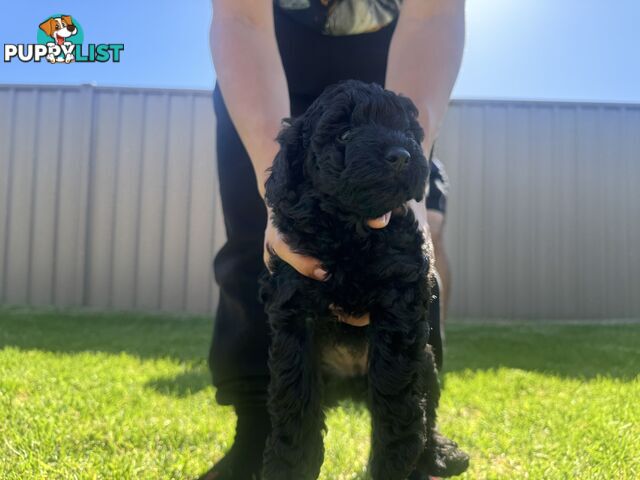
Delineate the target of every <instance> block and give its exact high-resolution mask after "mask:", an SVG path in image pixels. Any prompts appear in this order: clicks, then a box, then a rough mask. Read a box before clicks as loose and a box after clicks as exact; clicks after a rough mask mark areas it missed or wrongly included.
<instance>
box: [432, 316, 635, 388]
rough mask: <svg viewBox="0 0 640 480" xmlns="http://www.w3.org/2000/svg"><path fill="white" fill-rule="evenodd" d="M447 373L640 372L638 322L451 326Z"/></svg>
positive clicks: (585, 375) (621, 375)
mask: <svg viewBox="0 0 640 480" xmlns="http://www.w3.org/2000/svg"><path fill="white" fill-rule="evenodd" d="M447 345H448V348H447V351H446V354H445V372H457V371H463V370H472V371H473V370H489V369H496V368H500V367H505V368H516V369H520V370H526V371H533V372H539V373H542V374H550V375H556V376H559V377H564V378H580V379H585V380H588V379H593V378H596V377H599V376H601V377H608V378H618V379H621V380H632V379H634V378H636V377H638V375H640V323H631V324H613V323H611V324H606V323H602V324H579V323H576V324H573V323H572V324H562V325H560V324H556V325H553V324H552V323H550V322H544V323H539V324H534V323H532V322H527V323H519V324H517V323H514V324H506V325H505V324H500V325H497V324H483V323H478V324H471V323H457V324H456V323H452V324H451V325H449V326H447Z"/></svg>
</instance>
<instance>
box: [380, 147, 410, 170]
mask: <svg viewBox="0 0 640 480" xmlns="http://www.w3.org/2000/svg"><path fill="white" fill-rule="evenodd" d="M384 158H385V160H386V161H387V162H389V163H390V164H392V165H394V166H396V167H397V168H402V167H404V166H405V165H407V163H409V160H411V154H410V153H409V152H408V151H407V149H406V148H402V147H391V148H390V149H389V150H387V154H386V155H385V157H384Z"/></svg>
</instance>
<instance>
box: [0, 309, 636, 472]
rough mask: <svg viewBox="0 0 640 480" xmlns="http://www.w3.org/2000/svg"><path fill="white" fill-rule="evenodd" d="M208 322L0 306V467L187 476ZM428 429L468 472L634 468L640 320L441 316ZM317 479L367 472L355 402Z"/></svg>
mask: <svg viewBox="0 0 640 480" xmlns="http://www.w3.org/2000/svg"><path fill="white" fill-rule="evenodd" d="M211 327H212V321H211V320H210V319H206V318H178V317H168V316H164V317H163V316H152V315H142V314H102V313H92V312H55V311H32V310H25V309H0V479H3V480H4V479H16V480H17V479H20V480H24V479H39V478H43V479H44V478H46V479H65V480H66V479H75V478H83V479H84V478H109V479H111V478H113V479H128V478H135V479H169V478H171V479H189V478H192V477H194V476H196V475H197V474H198V473H199V472H201V471H203V470H205V469H207V468H208V467H209V466H210V465H211V464H212V462H213V461H214V460H216V459H218V458H220V457H221V456H222V454H223V452H224V451H225V449H226V448H227V447H228V446H229V444H230V442H231V440H232V435H233V426H234V415H233V412H232V410H230V409H229V408H225V407H219V406H217V405H216V404H215V402H214V390H213V389H212V387H211V386H210V381H209V374H208V370H207V367H206V360H205V359H206V355H207V349H208V344H209V337H210V332H211ZM447 335H448V337H447V340H448V350H447V354H446V358H445V362H446V364H447V369H446V373H445V376H444V377H445V378H444V383H445V388H444V392H443V397H442V404H441V408H440V425H441V430H442V431H443V432H444V433H446V434H447V435H448V436H450V437H452V438H454V439H455V440H457V441H458V442H459V443H460V444H461V445H463V446H464V448H465V449H466V450H468V451H469V452H470V453H471V455H472V464H471V468H470V470H469V472H468V473H467V474H466V476H464V477H461V478H467V479H483V478H488V479H494V478H496V479H497V478H504V479H520V478H532V479H533V478H544V479H573V478H579V479H605V478H610V479H637V478H640V456H639V453H638V452H640V401H639V398H640V376H639V372H640V324H629V325H621V324H617V325H586V324H576V325H566V324H565V325H552V324H549V323H546V324H536V325H534V324H531V323H527V324H519V325H515V324H511V325H508V324H507V325H499V324H470V323H455V322H451V324H450V326H449V328H448V330H447ZM328 423H329V432H328V434H327V437H326V445H327V454H326V461H325V465H324V466H323V470H322V475H321V478H323V479H325V480H339V479H365V478H367V477H366V475H365V464H366V459H367V454H368V447H369V446H368V434H369V424H368V414H367V413H366V411H365V410H363V409H362V408H361V407H360V406H356V405H352V404H350V403H344V404H342V406H341V407H339V408H337V409H334V410H332V411H331V413H330V414H329V420H328Z"/></svg>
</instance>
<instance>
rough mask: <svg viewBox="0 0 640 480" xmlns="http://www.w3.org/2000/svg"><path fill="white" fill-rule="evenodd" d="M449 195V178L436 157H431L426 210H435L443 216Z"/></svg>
mask: <svg viewBox="0 0 640 480" xmlns="http://www.w3.org/2000/svg"><path fill="white" fill-rule="evenodd" d="M448 195H449V177H448V176H447V172H445V170H444V165H443V164H442V162H441V161H440V160H438V159H437V158H436V157H433V156H432V157H431V170H430V172H429V190H428V191H427V210H436V211H438V212H440V213H442V214H443V215H444V214H445V212H446V210H447V196H448Z"/></svg>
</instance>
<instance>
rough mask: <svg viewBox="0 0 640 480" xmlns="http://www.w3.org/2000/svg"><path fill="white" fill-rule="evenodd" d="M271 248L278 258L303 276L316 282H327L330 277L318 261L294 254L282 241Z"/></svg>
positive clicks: (273, 244)
mask: <svg viewBox="0 0 640 480" xmlns="http://www.w3.org/2000/svg"><path fill="white" fill-rule="evenodd" d="M270 247H271V249H272V250H273V252H274V253H275V254H276V255H277V256H278V257H280V258H281V259H282V260H283V261H285V262H287V263H288V264H289V265H291V266H292V267H293V268H295V269H296V270H297V271H298V273H300V274H301V275H304V276H305V277H309V278H313V279H314V280H327V278H328V276H329V275H328V273H327V271H326V270H324V269H323V268H322V264H321V263H320V261H319V260H318V259H316V258H313V257H308V256H306V255H301V254H299V253H296V252H294V251H293V250H291V249H290V248H289V246H288V245H287V244H286V243H285V242H284V241H283V240H282V239H277V240H275V241H274V242H273V243H272V244H270Z"/></svg>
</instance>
